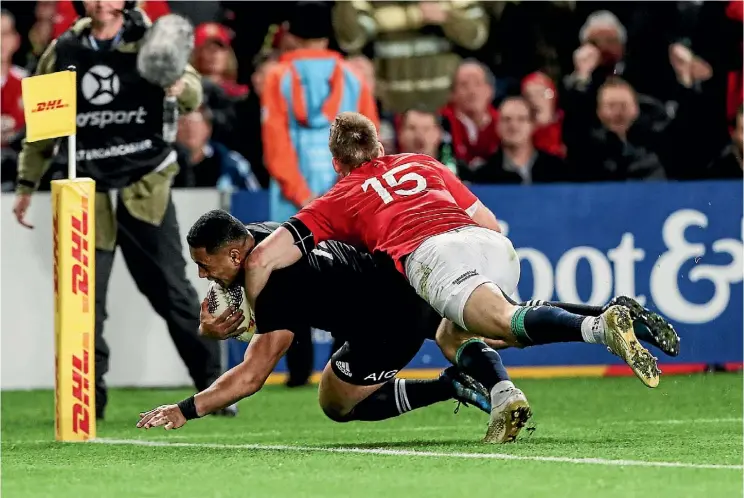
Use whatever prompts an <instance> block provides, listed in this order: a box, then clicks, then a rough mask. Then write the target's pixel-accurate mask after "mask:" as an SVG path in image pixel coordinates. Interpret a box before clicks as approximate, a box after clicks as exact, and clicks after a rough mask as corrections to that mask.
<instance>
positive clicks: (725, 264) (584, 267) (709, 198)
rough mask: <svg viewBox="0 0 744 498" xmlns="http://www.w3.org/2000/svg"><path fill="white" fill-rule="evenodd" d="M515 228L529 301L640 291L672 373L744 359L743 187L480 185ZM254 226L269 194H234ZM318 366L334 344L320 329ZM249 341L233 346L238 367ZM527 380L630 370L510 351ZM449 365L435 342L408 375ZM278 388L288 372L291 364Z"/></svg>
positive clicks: (592, 359) (600, 361)
mask: <svg viewBox="0 0 744 498" xmlns="http://www.w3.org/2000/svg"><path fill="white" fill-rule="evenodd" d="M473 191H474V192H475V193H476V194H477V195H478V196H479V197H480V199H481V200H482V201H483V202H484V203H485V204H486V205H487V206H488V207H490V208H491V209H492V210H493V211H494V213H495V214H496V216H497V217H498V218H499V219H500V220H501V221H502V223H503V224H504V225H505V228H506V230H505V231H506V232H507V234H508V235H509V237H510V238H511V239H512V241H513V242H514V245H515V247H516V248H517V252H518V254H519V256H520V260H521V263H522V276H521V281H520V284H519V290H518V292H519V296H515V297H517V299H520V300H529V299H544V300H560V301H569V302H578V303H587V304H593V305H601V304H604V303H606V302H607V301H608V300H609V299H610V298H611V297H613V296H615V295H620V294H624V295H629V296H633V297H635V298H636V299H638V300H639V302H641V303H642V304H644V305H646V306H649V307H650V308H652V309H654V310H657V311H660V312H661V313H663V314H664V316H666V317H667V318H668V319H670V320H671V321H672V322H673V323H674V325H675V327H676V328H677V330H678V332H679V334H680V337H681V338H682V352H681V354H680V355H679V357H677V358H669V357H667V356H664V355H663V354H662V353H661V352H658V353H659V354H658V356H659V359H660V364H661V365H662V370H663V371H664V372H665V373H672V372H680V373H681V372H693V371H702V370H704V369H706V368H716V369H739V368H740V367H741V364H742V277H743V276H744V260H743V259H744V254H743V251H744V246H743V245H742V233H743V231H744V219H743V218H742V182H741V181H710V182H695V183H651V182H649V183H626V184H602V185H545V186H537V185H535V186H530V187H524V186H476V187H473ZM232 212H233V214H234V215H235V216H237V217H238V218H240V219H241V220H243V221H245V222H249V221H257V220H263V219H265V218H266V217H267V216H268V205H267V196H266V195H265V194H263V193H258V194H256V193H237V194H234V195H233V200H232ZM314 341H315V369H316V371H320V370H322V368H323V367H324V365H325V362H326V361H327V359H328V356H329V353H330V338H329V336H328V334H325V333H323V332H322V331H316V332H315V333H314ZM244 350H245V345H244V344H242V343H239V342H237V341H230V344H229V352H228V363H229V365H233V364H235V363H236V362H238V361H240V360H241V359H242V357H243V351H244ZM503 357H504V361H505V363H506V365H507V366H508V367H510V371H511V372H512V373H513V375H514V376H515V377H553V376H576V375H589V376H599V375H626V374H630V370H629V369H627V368H626V367H625V366H624V365H623V364H622V363H621V362H620V361H619V360H618V359H616V358H615V357H614V356H612V355H610V354H609V353H608V352H607V351H606V350H605V349H604V348H599V347H596V346H593V345H587V344H558V345H551V346H543V347H536V348H529V349H525V350H508V351H504V352H503ZM445 365H446V360H445V359H444V358H443V357H442V355H441V353H440V352H439V350H438V348H437V346H436V344H434V343H433V342H430V341H427V343H426V344H425V345H424V347H423V348H422V350H421V351H420V352H419V354H418V355H417V356H416V358H415V359H414V360H413V361H412V362H411V363H410V364H409V365H408V367H407V368H406V370H404V371H403V375H407V376H409V377H430V376H433V375H436V374H438V373H439V371H440V370H441V369H442V368H443V367H444V366H445ZM276 372H277V374H278V375H276V376H275V378H274V379H273V380H274V381H276V382H278V381H281V380H282V379H283V377H284V375H283V373H285V372H286V366H285V364H284V362H283V361H282V363H280V365H279V367H278V368H277V370H276Z"/></svg>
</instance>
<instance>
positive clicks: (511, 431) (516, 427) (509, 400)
mask: <svg viewBox="0 0 744 498" xmlns="http://www.w3.org/2000/svg"><path fill="white" fill-rule="evenodd" d="M509 384H510V385H509V386H508V387H505V388H499V384H496V385H495V386H494V388H493V389H492V390H491V406H492V408H491V418H490V420H489V421H488V429H487V430H486V437H485V438H483V442H484V443H496V444H501V443H511V442H512V441H514V440H515V439H517V435H519V431H521V430H522V428H523V427H524V426H525V424H526V423H527V421H528V420H529V419H530V417H532V410H531V409H530V405H529V403H528V402H527V397H526V396H525V395H524V393H523V392H522V391H521V390H520V389H517V388H516V387H514V385H513V384H511V382H510V383H509Z"/></svg>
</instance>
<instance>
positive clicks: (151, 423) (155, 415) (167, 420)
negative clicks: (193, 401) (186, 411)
mask: <svg viewBox="0 0 744 498" xmlns="http://www.w3.org/2000/svg"><path fill="white" fill-rule="evenodd" d="M139 416H140V420H139V422H137V428H138V429H149V428H151V427H162V428H163V429H165V430H166V431H169V430H171V429H178V428H180V427H183V426H184V425H185V424H186V417H184V416H183V413H181V409H180V408H179V407H178V405H162V406H159V407H157V408H155V409H153V410H150V411H149V412H145V413H140V414H139Z"/></svg>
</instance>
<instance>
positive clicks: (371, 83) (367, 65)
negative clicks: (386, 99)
mask: <svg viewBox="0 0 744 498" xmlns="http://www.w3.org/2000/svg"><path fill="white" fill-rule="evenodd" d="M346 62H347V63H348V64H349V66H351V69H352V70H353V71H354V72H355V73H356V74H357V75H358V76H359V77H360V78H362V80H364V82H365V83H367V86H368V87H369V90H370V92H372V95H374V94H375V66H374V64H372V61H371V60H369V59H368V58H366V57H365V56H363V55H357V56H354V57H349V58H348V59H346Z"/></svg>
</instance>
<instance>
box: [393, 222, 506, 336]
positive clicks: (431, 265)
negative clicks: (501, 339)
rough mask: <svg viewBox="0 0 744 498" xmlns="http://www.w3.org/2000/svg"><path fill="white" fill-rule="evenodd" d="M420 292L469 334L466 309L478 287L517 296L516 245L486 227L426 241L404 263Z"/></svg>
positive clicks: (467, 228)
mask: <svg viewBox="0 0 744 498" xmlns="http://www.w3.org/2000/svg"><path fill="white" fill-rule="evenodd" d="M405 271H406V276H407V277H408V280H409V282H410V283H411V285H412V286H413V288H414V289H416V292H417V293H418V295H419V296H421V297H422V298H423V299H424V300H425V301H426V302H428V303H429V304H430V305H431V307H432V308H434V309H435V310H437V312H438V313H439V314H440V315H442V316H444V317H446V318H447V319H449V320H451V321H452V322H454V323H456V324H457V325H459V326H460V327H462V328H463V329H466V327H465V323H464V321H463V312H464V310H465V303H466V302H467V300H468V299H469V298H470V295H471V294H472V293H473V291H475V289H476V288H478V287H479V286H481V285H483V284H486V283H493V284H495V285H497V286H498V287H499V288H500V289H501V290H502V291H504V293H506V294H507V295H512V294H514V292H515V291H516V290H517V284H518V283H519V272H520V268H519V258H518V256H517V252H516V251H515V250H514V246H513V245H512V243H511V241H510V240H509V239H507V238H506V237H504V236H503V235H501V234H500V233H498V232H495V231H493V230H489V229H487V228H483V227H463V228H458V229H455V230H451V231H449V232H445V233H442V234H439V235H435V236H433V237H429V238H428V239H426V240H425V241H424V242H423V243H422V244H421V245H420V246H419V247H417V248H416V250H415V251H413V252H412V253H411V254H409V255H408V257H407V258H406V260H405Z"/></svg>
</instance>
